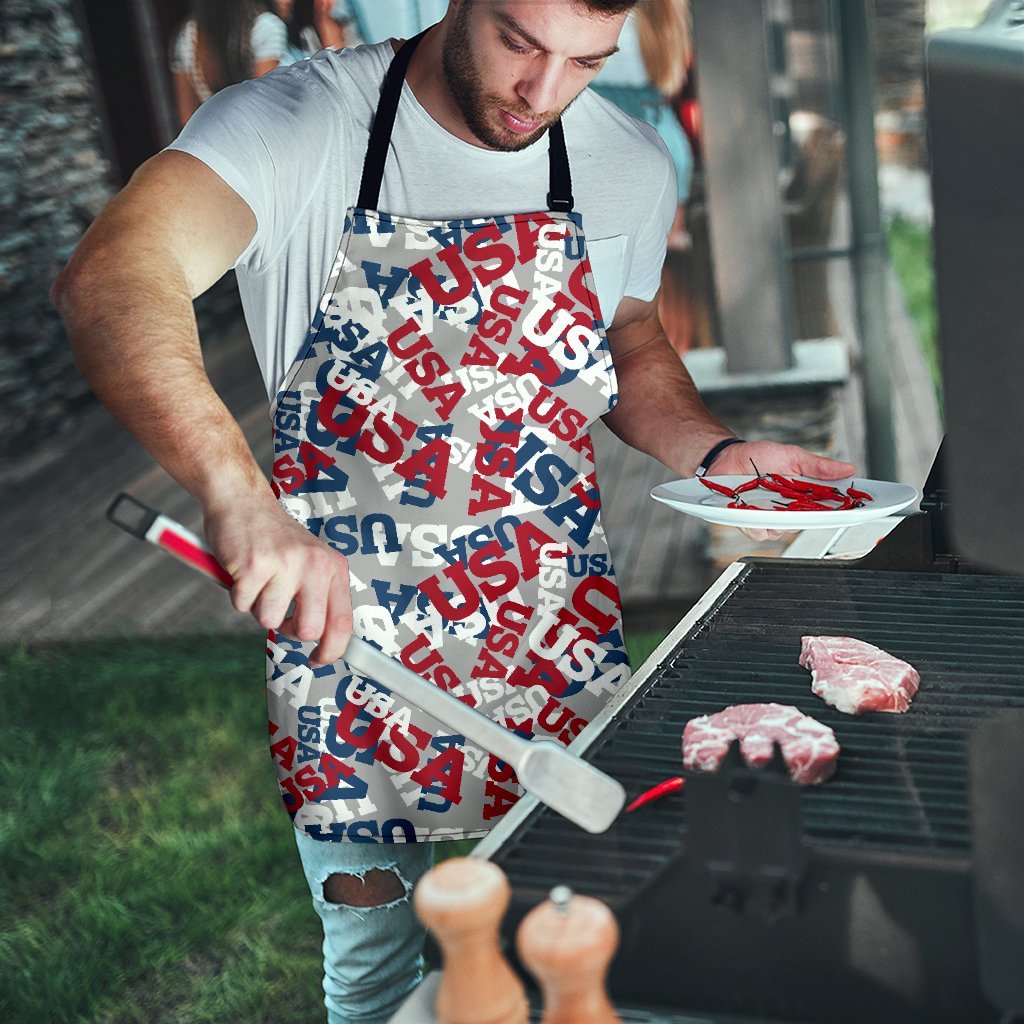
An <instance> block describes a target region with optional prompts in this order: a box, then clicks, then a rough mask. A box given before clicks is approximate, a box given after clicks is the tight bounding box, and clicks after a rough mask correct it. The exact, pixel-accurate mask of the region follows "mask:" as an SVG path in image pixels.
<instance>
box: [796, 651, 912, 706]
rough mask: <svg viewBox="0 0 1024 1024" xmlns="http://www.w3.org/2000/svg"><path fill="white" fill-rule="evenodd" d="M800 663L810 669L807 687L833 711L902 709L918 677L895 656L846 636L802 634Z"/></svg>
mask: <svg viewBox="0 0 1024 1024" xmlns="http://www.w3.org/2000/svg"><path fill="white" fill-rule="evenodd" d="M800 664H801V665H803V667H804V668H809V669H810V670H811V690H812V692H814V693H816V694H817V695H818V696H819V697H821V698H823V699H824V700H825V702H826V703H828V704H831V705H832V707H834V708H835V709H836V710H837V711H842V712H843V713H844V714H847V715H860V714H863V712H865V711H906V710H907V708H909V707H910V699H911V697H913V696H914V694H915V693H917V687H918V684H919V683H920V682H921V677H920V676H919V675H918V674H917V670H916V669H915V668H914V667H913V666H912V665H908V664H907V663H906V662H905V661H900V659H899V658H894V657H893V656H892V655H891V654H886V653H885V651H881V650H879V649H878V648H877V647H872V646H871V644H866V643H864V641H863V640H854V639H853V638H852V637H849V636H805V637H801V639H800Z"/></svg>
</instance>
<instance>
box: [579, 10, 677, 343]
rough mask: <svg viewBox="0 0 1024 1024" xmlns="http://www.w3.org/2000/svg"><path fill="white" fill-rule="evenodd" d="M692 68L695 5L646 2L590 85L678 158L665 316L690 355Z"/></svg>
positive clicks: (672, 337)
mask: <svg viewBox="0 0 1024 1024" xmlns="http://www.w3.org/2000/svg"><path fill="white" fill-rule="evenodd" d="M692 63H693V36H692V32H691V29H690V5H689V2H688V0H642V2H641V3H638V4H637V5H636V6H635V7H634V8H633V10H632V11H631V12H630V13H629V16H628V17H627V18H626V22H625V24H624V25H623V27H622V32H621V34H620V35H619V49H618V52H617V53H613V54H612V55H611V56H610V57H609V58H608V59H607V60H606V61H605V65H604V67H603V68H602V69H601V71H600V72H599V73H598V75H597V77H596V78H595V79H594V81H593V82H592V83H591V85H590V88H591V89H593V90H594V92H596V93H598V94H599V95H601V96H603V97H604V98H605V99H607V100H611V102H612V103H614V104H615V105H616V106H618V107H619V108H620V109H621V110H623V111H624V112H625V113H627V114H630V115H631V116H632V117H636V118H638V119H639V120H641V121H646V122H647V123H648V124H649V125H651V126H652V127H654V128H655V129H656V131H657V132H658V135H659V136H661V141H662V142H664V143H665V146H666V148H667V149H668V151H669V155H670V156H671V157H672V163H673V165H674V167H675V171H676V186H677V189H678V196H677V206H676V213H675V217H674V219H673V221H672V228H671V230H670V232H669V238H668V251H667V253H666V258H665V265H664V267H663V269H662V289H661V296H660V299H659V306H660V310H659V312H660V315H661V321H662V325H663V326H664V328H665V332H666V334H667V335H668V337H669V340H670V341H671V343H672V347H673V348H674V349H675V350H676V351H677V352H679V353H682V352H685V351H686V350H687V349H688V348H689V347H690V346H691V344H692V343H693V336H694V315H693V303H692V301H691V295H690V288H689V285H688V283H687V282H688V280H689V277H690V276H691V275H690V273H689V272H688V270H689V267H688V262H687V261H688V260H689V259H690V256H689V249H690V237H689V234H688V233H687V230H686V221H685V217H684V207H685V204H686V201H687V200H688V199H689V197H690V186H691V182H692V178H693V167H694V151H693V147H692V146H691V144H690V139H689V138H688V136H687V133H686V130H685V129H684V127H683V125H682V123H681V121H680V118H679V114H678V109H679V103H680V101H681V99H682V95H683V90H684V88H685V86H686V85H687V80H688V77H689V73H690V70H691V67H692Z"/></svg>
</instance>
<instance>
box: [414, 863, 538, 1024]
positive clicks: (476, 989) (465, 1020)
mask: <svg viewBox="0 0 1024 1024" xmlns="http://www.w3.org/2000/svg"><path fill="white" fill-rule="evenodd" d="M510 896H511V887H510V886H509V884H508V879H507V878H506V877H505V874H504V872H503V871H502V870H501V868H499V867H498V866H497V865H496V864H492V863H491V862H490V861H485V860H477V859H475V858H472V857H456V858H453V859H452V860H446V861H444V862H443V863H441V864H439V865H437V867H435V868H432V869H431V870H430V871H428V872H427V873H426V874H425V875H424V876H423V877H422V878H421V879H420V881H419V883H418V885H417V886H416V889H415V891H414V892H413V907H414V909H415V910H416V914H417V916H418V917H419V919H420V921H422V922H423V924H424V925H425V926H426V927H427V928H429V929H430V931H431V932H432V933H433V935H434V937H435V938H436V939H437V943H438V945H439V946H440V947H441V953H442V957H443V970H442V974H441V979H440V982H439V983H438V989H437V999H436V1002H435V1009H434V1012H435V1015H436V1018H437V1024H527V1020H528V1017H529V1007H528V1004H527V1001H526V990H525V988H524V987H523V983H522V982H521V981H520V980H519V978H518V976H517V975H516V974H515V973H514V972H513V970H512V968H511V967H510V966H509V964H508V961H507V960H506V959H505V957H504V956H503V954H502V952H501V949H500V948H499V945H498V927H499V925H500V923H501V918H502V915H503V914H504V913H505V910H506V908H507V907H508V903H509V898H510Z"/></svg>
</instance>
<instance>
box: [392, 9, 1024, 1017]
mask: <svg viewBox="0 0 1024 1024" xmlns="http://www.w3.org/2000/svg"><path fill="white" fill-rule="evenodd" d="M929 76H930V81H929V111H928V116H929V130H930V133H931V138H932V157H933V180H934V183H935V188H934V193H933V205H934V209H935V219H936V247H937V254H936V266H937V279H938V286H939V296H940V299H939V309H940V331H941V339H940V340H941V343H942V346H943V359H944V367H945V370H946V373H945V375H944V376H945V392H946V402H947V429H948V430H949V431H950V436H949V438H948V439H947V441H945V442H944V444H943V449H944V451H940V452H939V454H938V456H937V458H936V462H935V465H934V466H933V468H932V472H931V474H930V475H929V479H928V481H927V482H926V484H925V487H924V492H923V500H922V502H921V511H920V512H916V513H913V514H911V515H909V516H907V517H905V518H904V519H903V520H902V521H901V523H900V524H899V525H898V526H897V527H896V529H894V530H893V531H892V532H891V533H890V534H889V536H888V537H887V538H886V539H885V540H884V541H882V542H881V543H880V544H879V545H878V546H877V547H876V548H875V549H874V551H872V553H871V554H870V555H868V556H867V557H865V558H862V559H860V560H859V561H856V562H844V563H837V562H830V561H823V560H817V561H810V560H799V559H782V560H766V559H746V560H743V561H741V562H738V563H736V564H734V565H732V566H730V567H729V568H728V569H727V570H726V571H725V573H724V574H723V575H722V576H721V577H720V578H719V580H718V581H717V582H716V583H715V584H714V585H713V586H712V588H711V589H710V590H709V591H708V593H707V594H705V595H704V597H703V598H702V599H701V600H700V601H699V602H698V603H697V605H696V606H695V607H694V608H693V609H692V610H691V611H690V612H689V613H688V614H687V616H686V617H685V618H684V619H683V620H682V621H681V622H680V623H679V624H678V626H677V627H676V628H675V629H674V630H673V631H672V633H671V634H670V635H669V637H668V638H667V639H666V640H665V641H664V642H663V643H662V645H661V646H660V647H659V648H658V650H657V651H655V652H654V654H653V655H652V656H651V658H650V659H649V660H648V662H647V663H646V664H645V665H644V666H643V668H641V669H640V670H639V671H638V672H637V674H636V675H635V676H634V678H633V679H632V680H631V682H630V684H629V686H628V688H627V689H626V690H625V691H623V692H622V693H620V694H618V695H617V696H616V698H615V699H614V700H613V701H612V703H611V704H609V705H608V706H607V707H606V708H605V709H604V710H603V711H602V712H601V714H600V715H599V716H598V717H597V718H596V719H595V720H594V721H593V722H592V723H591V724H590V725H589V726H588V727H587V729H585V730H584V731H583V733H581V734H580V736H579V737H578V738H577V740H576V741H575V742H574V743H573V750H574V751H576V752H577V753H578V754H580V756H582V757H584V758H585V759H586V760H588V761H590V762H591V763H592V764H594V765H595V766H596V767H598V768H600V769H601V770H602V771H604V772H606V773H608V774H609V775H611V776H613V777H615V778H617V779H618V780H619V781H620V782H622V783H623V784H624V786H625V787H626V789H627V792H628V793H629V795H630V796H631V797H632V796H635V795H637V794H638V793H640V792H641V791H643V790H645V789H647V788H648V787H649V786H651V785H653V784H654V783H656V782H658V781H660V780H661V779H663V778H665V777H666V776H671V775H676V774H680V768H681V736H682V731H683V726H684V724H685V723H686V721H688V720H689V719H691V718H693V717H696V716H698V715H702V714H707V713H709V712H714V711H718V710H720V709H721V708H722V707H724V706H725V705H727V704H739V703H753V702H771V701H774V702H777V703H784V704H793V705H795V706H796V707H798V708H799V709H800V710H801V711H803V712H804V713H806V714H809V715H812V716H813V717H815V718H817V719H818V720H819V721H821V722H823V723H825V724H826V725H828V726H830V727H831V728H833V729H834V730H835V732H836V736H837V738H838V739H839V741H840V744H841V746H842V752H841V754H840V758H839V768H838V771H837V774H836V775H835V776H834V778H832V779H831V780H829V781H827V782H825V783H823V784H822V785H820V786H814V787H806V788H800V787H797V786H795V785H793V784H792V783H791V782H790V781H789V779H788V777H787V775H786V773H785V769H784V766H783V765H782V764H781V758H778V757H777V760H776V763H775V764H773V765H771V766H769V767H768V768H767V769H761V770H754V769H749V768H747V767H746V765H745V764H743V763H742V760H741V759H740V758H739V756H738V754H736V752H735V751H733V752H732V753H731V755H730V757H729V758H727V759H726V762H725V763H724V764H723V765H722V767H721V768H720V770H719V771H718V772H717V773H715V774H712V775H696V774H691V775H689V776H688V777H687V782H686V786H685V788H684V790H683V791H682V792H677V793H674V794H672V795H670V796H668V797H665V798H663V799H661V800H659V801H657V802H655V803H652V804H649V805H647V806H644V807H642V808H640V809H639V810H637V811H636V812H634V813H633V814H623V815H620V817H619V819H618V820H617V821H616V822H615V823H614V824H613V826H612V827H611V829H609V830H608V831H607V832H606V833H604V834H601V835H586V834H584V833H583V832H582V831H581V830H579V829H578V828H576V827H575V826H573V825H571V824H570V823H568V822H567V821H566V820H565V819H563V818H560V817H559V816H557V815H556V814H554V813H552V812H550V811H548V810H546V809H545V808H543V807H542V806H540V805H538V804H537V803H536V802H535V801H534V800H532V799H530V798H527V799H524V800H523V801H521V802H520V804H519V805H518V806H517V807H516V808H515V809H514V810H513V811H512V812H511V813H510V814H509V815H508V816H507V817H506V818H505V819H504V820H503V822H502V823H501V825H500V826H499V827H498V828H497V829H495V830H494V831H493V832H492V833H491V834H490V835H489V836H488V838H487V839H485V840H484V841H483V842H482V843H481V844H480V846H479V847H478V848H477V850H476V852H475V855H478V856H487V857H489V858H490V859H492V860H493V861H494V862H495V863H497V864H498V865H500V866H501V868H502V869H503V870H504V871H505V873H506V874H507V876H508V878H509V880H510V882H511V884H512V889H513V897H512V904H511V906H510V910H509V913H508V914H507V916H506V919H505V921H504V924H503V933H504V937H505V940H506V942H505V945H506V952H507V953H508V955H509V956H510V957H513V955H514V953H513V951H514V948H515V947H514V941H513V939H514V935H515V933H516V930H517V928H518V925H519V922H520V921H521V919H522V917H523V916H524V915H525V913H526V912H527V911H529V909H531V908H532V907H533V906H535V905H536V904H537V903H538V902H540V901H541V900H543V899H544V898H546V896H547V894H548V892H549V890H550V889H551V888H552V887H553V886H554V885H557V884H564V885H569V886H571V887H572V888H573V889H574V890H576V891H578V892H580V893H584V894H587V895H590V896H596V897H598V898H599V899H602V900H604V901H605V902H607V903H608V905H609V906H610V907H611V908H612V909H613V911H614V912H615V914H616V916H617V918H618V920H619V924H620V928H621V940H620V945H619V950H618V953H617V955H616V957H615V959H614V961H613V963H612V969H611V974H610V976H609V987H610V991H611V994H612V998H613V1000H614V1002H615V1004H616V1007H617V1008H618V1010H619V1012H620V1014H621V1016H622V1018H623V1020H624V1022H626V1024H640V1022H658V1024H738V1022H741V1021H743V1022H746V1021H754V1020H757V1021H762V1022H773V1024H826V1022H828V1024H864V1022H866V1021H872V1022H874V1021H878V1022H898V1024H918V1022H921V1024H923V1022H928V1024H947V1022H948V1024H987V1022H993V1024H996V1022H1001V1024H1010V1022H1012V1021H1017V1020H1024V542H1022V540H1021V537H1022V536H1024V535H1022V534H1021V532H1020V526H1019V523H1018V522H1017V519H1018V517H1019V513H1018V512H1017V509H1019V508H1020V502H1019V501H1018V500H1016V499H1018V498H1022V499H1024V486H1022V485H1021V484H1020V482H1019V481H1013V482H1012V483H1011V484H1009V485H1008V484H1007V483H1006V466H1005V464H1001V460H1002V459H1003V455H1002V453H1001V452H1000V450H999V446H998V442H997V441H995V439H998V438H999V437H1000V436H1002V437H1012V438H1013V439H1014V441H1015V440H1016V438H1018V437H1019V436H1020V434H1021V430H1024V412H1022V409H1024V403H1021V401H1020V387H1021V385H1022V384H1024V346H1022V345H1020V344H1018V342H1019V340H1020V339H1019V338H1017V337H1015V334H1019V332H1020V325H1021V324H1022V323H1024V289H1021V287H1020V257H1019V246H1020V239H1021V238H1024V192H1022V190H1021V188H1020V167H1021V166H1024V136H1021V133H1019V132H1017V131H1016V130H1015V126H1017V125H1020V124H1024V3H1021V2H1019V0H1018V2H1005V3H1001V4H997V5H995V6H994V7H993V9H992V11H991V12H990V14H989V16H988V18H987V19H986V22H985V23H984V24H983V25H982V26H981V27H979V29H977V30H972V31H970V32H958V33H945V34H943V36H940V37H937V40H934V41H933V44H932V47H931V50H930V53H929ZM1009 126H1014V128H1010V127H1009ZM1015 156H1016V157H1019V159H1015ZM940 164H941V166H939V165H940ZM995 164H998V165H999V169H998V170H992V165H995ZM983 176H985V181H984V183H982V182H981V180H980V179H981V178H982V177H983ZM972 202H975V203H978V204H980V205H981V206H982V207H983V208H984V210H986V211H989V212H990V213H991V212H992V211H996V212H997V215H995V214H993V215H992V216H983V217H979V218H974V217H973V211H974V207H973V206H972V205H971V204H972ZM965 210H969V211H970V215H965ZM979 304H980V305H983V306H984V307H985V308H984V310H983V311H979V310H978V306H979ZM978 324H982V325H983V329H982V330H980V331H979V330H978ZM988 364H990V365H991V366H992V367H993V368H994V370H995V372H994V373H993V372H992V371H990V370H989V369H988ZM982 382H984V383H985V384H986V390H985V391H982V390H981V383H982ZM983 395H984V396H985V397H984V399H982V396H983ZM982 400H983V401H984V411H985V413H986V415H985V416H981V415H978V405H979V403H980V402H981V401H982ZM993 415H1000V416H1002V418H1003V422H1004V423H1005V424H1008V425H1009V429H1008V430H1007V432H1003V431H1002V430H1001V429H1000V423H998V422H995V421H994V420H993V419H992V417H993ZM1014 417H1016V418H1017V419H1016V420H1015V419H1014ZM1018 421H1019V422H1018ZM979 459H980V460H981V462H982V463H983V472H982V473H981V475H980V488H979V476H978V474H977V473H975V472H974V468H973V467H974V465H975V461H976V460H979ZM972 460H973V461H972ZM1000 481H1001V486H1002V490H1001V491H1000V490H999V487H998V486H997V482H1000ZM979 490H980V493H979ZM996 502H1003V503H1005V505H1006V506H1009V507H1010V508H1011V509H1012V515H1010V514H1005V509H1004V507H1003V506H1000V511H999V514H998V515H995V516H994V517H990V516H988V515H987V513H986V514H982V512H981V510H983V509H985V508H986V506H988V505H992V504H993V503H996ZM1000 552H1001V553H1002V554H1000ZM1007 573H1014V574H1016V575H1006V574H1007ZM810 634H817V635H839V636H854V637H858V638H860V639H862V640H865V641H867V642H868V643H871V644H874V645H876V646H878V647H881V648H882V649H883V650H886V651H888V652H890V653H891V654H893V655H895V656H897V657H899V658H902V659H904V660H906V661H908V662H910V663H911V664H912V665H914V666H915V667H916V668H917V669H918V670H919V671H920V674H921V679H922V682H921V689H920V691H919V692H918V694H917V696H916V697H915V699H914V702H913V704H912V706H911V709H910V711H909V712H908V713H906V714H903V715H884V714H868V715H866V716H863V717H858V718H854V717H850V716H846V715H842V714H840V713H839V712H837V711H835V710H834V709H832V708H830V707H828V706H827V705H825V704H824V702H823V701H821V700H819V699H818V698H816V697H814V696H813V695H812V694H811V692H810V685H809V681H810V680H809V675H808V673H807V672H806V670H804V669H802V668H800V667H799V665H798V663H797V659H798V656H799V653H800V638H801V636H803V635H810ZM527 980H529V979H528V978H527ZM410 1019H411V1018H410ZM535 1019H537V1018H536V1016H535Z"/></svg>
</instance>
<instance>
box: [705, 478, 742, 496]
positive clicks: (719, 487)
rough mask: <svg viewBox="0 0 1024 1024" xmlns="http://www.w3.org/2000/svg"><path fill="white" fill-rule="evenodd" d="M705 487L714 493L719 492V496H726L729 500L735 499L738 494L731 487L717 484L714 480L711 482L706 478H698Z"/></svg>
mask: <svg viewBox="0 0 1024 1024" xmlns="http://www.w3.org/2000/svg"><path fill="white" fill-rule="evenodd" d="M697 479H698V480H700V482H701V483H702V484H703V485H704V486H705V487H708V488H710V489H711V490H712V491H717V492H718V493H719V494H724V495H725V496H726V497H727V498H735V497H736V492H735V491H734V490H732V488H730V487H726V486H725V485H724V484H716V483H715V481H714V480H709V479H708V478H707V477H706V476H701V477H698V478H697Z"/></svg>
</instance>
